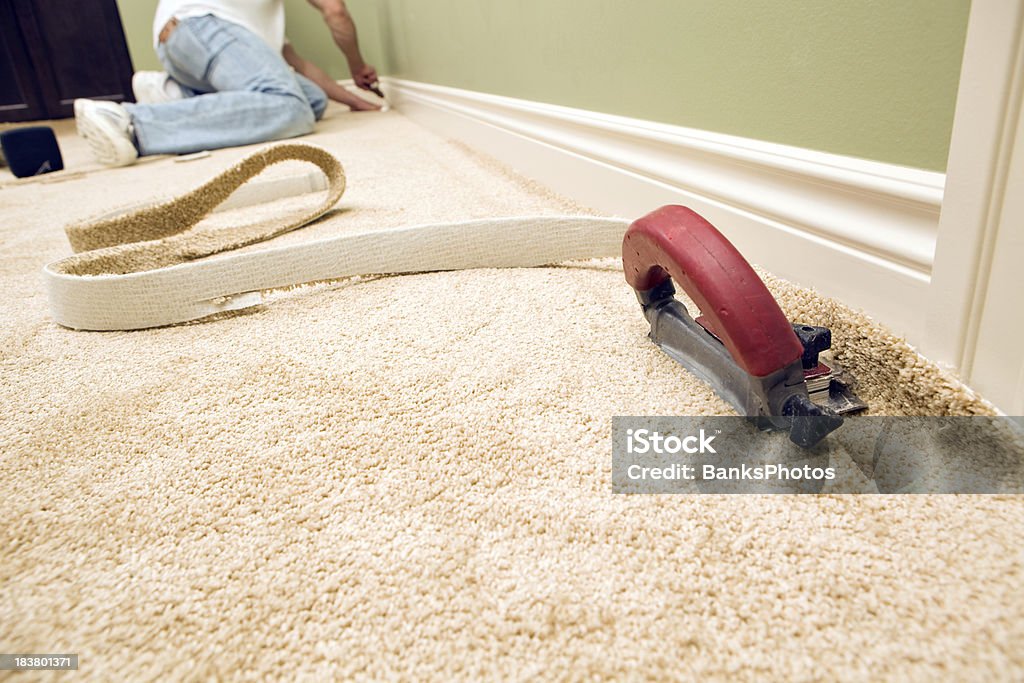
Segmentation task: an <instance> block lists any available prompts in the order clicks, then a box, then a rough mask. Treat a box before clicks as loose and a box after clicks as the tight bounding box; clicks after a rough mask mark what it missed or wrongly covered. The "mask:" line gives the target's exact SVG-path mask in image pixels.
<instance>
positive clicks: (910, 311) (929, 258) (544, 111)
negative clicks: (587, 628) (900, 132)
mask: <svg viewBox="0 0 1024 683" xmlns="http://www.w3.org/2000/svg"><path fill="white" fill-rule="evenodd" d="M384 84H385V89H386V90H387V95H388V99H389V101H390V102H391V103H392V104H393V105H394V106H395V107H396V108H397V109H400V110H401V111H402V112H403V113H404V114H406V115H407V116H409V117H411V118H413V119H414V120H416V121H419V122H421V123H422V124H424V125H426V126H428V127H430V128H433V129H435V130H437V131H439V132H441V133H442V134H444V135H446V136H449V137H452V138H455V139H458V140H460V141H463V142H466V143H468V144H471V145H473V146H474V147H475V148H477V149H480V150H482V151H484V152H486V153H488V154H491V155H492V156H494V157H496V158H498V159H500V160H502V161H504V162H505V163H507V164H509V165H510V166H512V167H513V168H514V169H516V170H517V171H519V172H521V173H523V174H524V175H527V176H529V177H532V178H534V179H536V180H538V181H540V182H541V183H543V184H545V185H547V186H548V187H551V188H552V189H553V190H555V191H557V192H560V193H561V194H563V195H565V196H567V197H569V198H571V199H574V200H576V201H578V202H580V203H582V204H584V205H588V206H591V207H593V208H595V209H598V210H600V211H603V212H606V213H608V214H611V215H617V216H622V217H625V218H638V217H639V216H641V215H644V214H645V213H647V212H649V211H651V210H653V209H655V208H657V207H659V206H661V205H663V204H669V203H676V204H685V205H687V206H690V207H691V208H693V209H694V210H696V211H698V212H699V213H701V214H703V215H704V216H705V217H707V218H708V220H710V221H711V222H712V223H713V224H715V226H717V227H718V228H719V229H720V230H721V231H722V232H723V233H724V234H725V235H727V236H728V237H729V239H731V240H732V241H733V242H734V243H735V244H736V246H737V247H738V248H739V249H740V251H742V252H743V253H744V255H745V256H746V257H747V259H748V260H750V261H751V262H753V263H756V264H759V265H761V266H764V267H765V268H767V269H768V270H770V271H771V272H773V273H775V274H776V275H779V276H781V277H784V278H786V279H788V280H791V281H793V282H797V283H799V284H801V285H804V286H809V287H813V288H815V289H817V290H818V291H820V292H822V293H823V294H827V295H829V296H835V297H837V298H839V299H841V300H842V301H843V302H845V303H846V304H848V305H851V306H854V307H856V308H861V309H863V310H864V311H866V312H867V313H868V314H869V315H871V316H872V317H874V318H876V319H877V320H880V321H881V322H883V323H885V324H886V325H888V326H889V327H890V328H892V329H893V330H894V331H896V332H898V333H900V334H902V335H904V336H906V337H907V338H908V339H910V340H911V341H912V342H913V341H915V340H916V339H920V338H921V335H922V334H923V333H924V329H925V313H926V309H927V305H926V304H927V293H928V284H929V281H930V277H931V271H932V263H933V258H934V253H935V243H936V236H937V230H938V221H939V209H940V206H941V203H942V196H943V187H944V184H945V175H944V174H942V173H935V172H930V171H922V170H919V169H912V168H906V167H902V166H895V165H891V164H884V163H879V162H874V161H867V160H864V159H856V158H851V157H844V156H839V155H834V154H827V153H823V152H816V151H812V150H807V149H800V148H796V147H788V146H785V145H777V144H771V143H766V142H761V141H757V140H750V139H746V138H740V137H734V136H729V135H721V134H717V133H710V132H707V131H701V130H694V129H689V128H683V127H679V126H671V125H666V124H659V123H654V122H650V121H643V120H639V119H629V118H625V117H621V116H611V115H607V114H599V113H595V112H589V111H583V110H579V109H571V108H568V107H560V106H555V105H549V104H541V103H537V102H529V101H525V100H517V99H513V98H508V97H499V96H495V95H487V94H483V93H478V92H472V91H467V90H459V89H455V88H447V87H442V86H436V85H429V84H425V83H418V82H414V81H407V80H402V79H395V78H388V79H384Z"/></svg>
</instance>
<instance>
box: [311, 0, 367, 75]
mask: <svg viewBox="0 0 1024 683" xmlns="http://www.w3.org/2000/svg"><path fill="white" fill-rule="evenodd" d="M309 4H311V5H313V6H314V7H316V8H317V9H318V10H320V14H322V15H323V17H324V23H326V24H327V28H329V29H330V30H331V37H332V38H334V42H335V44H336V45H337V46H338V48H339V49H340V50H341V52H342V54H343V55H345V59H346V60H348V69H349V71H351V72H352V79H353V80H354V81H355V83H356V85H357V86H359V87H360V88H362V89H363V90H369V89H370V88H371V87H372V86H373V85H374V84H376V83H377V70H376V69H374V68H373V67H372V66H370V65H369V64H367V63H366V62H365V61H364V60H363V55H362V54H361V53H360V52H359V38H358V36H357V35H356V24H355V22H354V21H352V15H350V14H349V13H348V8H347V7H346V6H345V2H344V0H309Z"/></svg>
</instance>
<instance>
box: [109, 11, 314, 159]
mask: <svg viewBox="0 0 1024 683" xmlns="http://www.w3.org/2000/svg"><path fill="white" fill-rule="evenodd" d="M157 55H158V56H159V57H160V61H161V62H163V65H164V68H166V69H167V73H169V74H170V75H171V77H172V78H173V79H174V80H176V81H178V83H180V84H181V85H182V86H183V87H182V90H183V91H184V92H185V94H186V95H191V96H189V97H186V98H185V99H182V100H176V101H173V102H167V103H164V104H126V105H125V108H126V109H127V110H128V113H129V114H131V117H132V123H133V124H134V125H135V138H136V142H137V144H138V147H139V153H140V154H143V155H145V154H188V153H190V152H199V151H202V150H205V149H218V148H220V147H235V146H238V145H249V144H253V143H257V142H266V141H268V140H280V139H283V138H291V137H295V136H298V135H305V134H307V133H310V132H312V130H313V124H314V122H315V121H316V120H318V119H319V118H320V117H321V116H323V113H324V110H325V109H326V108H327V97H326V96H325V95H324V92H323V90H321V89H320V88H319V87H318V86H317V85H316V84H315V83H313V82H312V81H310V80H309V79H308V78H306V77H304V76H302V75H301V74H297V73H295V72H294V71H292V69H291V67H290V66H288V64H287V63H286V62H285V61H284V58H283V57H281V55H280V54H276V53H275V52H274V50H273V49H272V48H271V47H270V46H269V45H267V44H266V43H265V42H263V40H261V39H260V38H259V37H258V36H257V35H256V34H254V33H252V32H251V31H249V30H248V29H245V28H243V27H241V26H239V25H238V24H233V23H231V22H229V21H224V20H223V19H219V18H217V17H215V16H213V15H209V14H208V15H205V16H201V17H192V18H189V19H185V20H184V21H182V22H181V23H180V24H179V25H178V27H177V28H176V29H175V30H174V32H173V33H172V34H171V35H170V37H169V38H168V39H167V41H166V42H164V43H161V44H160V45H158V46H157Z"/></svg>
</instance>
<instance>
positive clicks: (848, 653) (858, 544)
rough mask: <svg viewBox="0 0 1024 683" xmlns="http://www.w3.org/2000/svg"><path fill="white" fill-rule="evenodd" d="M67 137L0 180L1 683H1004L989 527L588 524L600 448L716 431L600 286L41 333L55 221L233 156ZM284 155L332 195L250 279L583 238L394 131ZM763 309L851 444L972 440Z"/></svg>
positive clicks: (1019, 604) (169, 183) (646, 518)
mask: <svg viewBox="0 0 1024 683" xmlns="http://www.w3.org/2000/svg"><path fill="white" fill-rule="evenodd" d="M61 130H62V132H63V133H64V135H63V136H62V139H61V142H62V145H63V147H64V151H65V154H66V158H67V165H68V168H69V169H70V170H69V171H67V172H64V173H63V174H55V175H52V176H48V177H45V178H40V179H34V180H29V181H15V180H13V179H11V178H10V176H9V175H5V176H0V205H2V207H3V221H0V253H2V257H0V291H2V292H3V293H4V297H5V299H6V306H5V307H4V308H3V309H2V311H0V320H2V329H0V335H2V337H0V368H2V370H0V411H2V415H3V418H2V421H0V449H2V459H0V468H2V469H0V500H2V501H3V503H2V505H3V508H2V509H3V524H2V526H0V543H2V547H3V555H2V559H0V585H2V587H3V590H2V593H3V600H2V602H0V651H4V652H77V653H79V655H80V658H81V670H80V671H79V673H78V674H74V676H75V677H76V678H82V679H85V680H101V681H105V680H124V679H130V680H175V679H188V680H200V679H201V680H206V679H218V678H225V679H266V678H276V679H281V678H283V679H294V678H298V679H304V680H316V679H320V680H323V679H337V678H374V679H380V678H403V679H407V680H408V679H413V680H418V679H434V680H451V679H471V680H475V679H480V678H503V679H505V678H510V679H517V680H518V679H528V678H529V679H532V678H541V679H580V678H615V679H623V678H625V679H641V678H656V679H665V678H669V679H684V680H772V679H774V680H787V681H800V680H837V679H844V680H864V681H868V680H871V681H874V680H879V679H888V680H936V679H945V680H1021V679H1022V678H1024V654H1022V653H1024V621H1022V618H1021V617H1022V616H1024V591H1022V590H1021V586H1022V578H1024V553H1022V550H1021V548H1022V538H1024V501H1021V499H1020V498H1018V497H1012V496H1008V497H980V496H979V497H969V496H962V497H953V496H914V497H899V496H886V497H879V496H815V497H812V496H806V497H789V496H786V497H782V496H780V497H758V496H733V497H727V496H702V497H691V496H664V497H658V496H632V497H626V496H614V495H612V494H611V493H610V489H611V481H610V472H611V467H610V459H611V443H610V441H611V439H610V435H611V417H612V416H613V415H631V414H634V415H635V414H698V413H717V412H727V411H728V409H727V407H726V406H725V405H724V404H723V403H722V402H721V401H720V400H719V399H718V398H716V397H715V396H714V395H713V394H712V393H711V392H710V391H709V390H708V389H707V388H706V387H703V386H702V385H700V384H699V383H697V382H695V381H694V380H692V379H691V378H689V377H688V376H687V375H686V373H685V372H684V371H683V370H682V369H681V368H679V367H678V366H677V365H675V364H674V363H673V362H672V361H670V360H669V359H668V358H667V357H666V356H664V354H662V353H661V352H660V351H659V350H657V349H656V348H655V347H654V346H653V345H652V344H651V343H650V342H649V341H648V340H647V339H646V338H645V334H646V329H645V322H644V320H643V317H642V315H641V314H640V311H639V307H638V306H637V304H636V302H635V299H634V297H633V294H632V292H631V291H630V289H629V287H628V286H627V285H625V283H624V281H623V278H622V275H621V272H620V271H619V270H618V265H617V264H616V263H598V264H589V265H586V266H583V267H561V268H547V269H533V270H509V271H486V270H482V271H471V272H461V273H449V274H423V275H415V276H406V277H394V278H364V279H361V280H356V281H348V282H342V283H334V284H321V285H316V286H312V287H306V288H300V289H297V290H292V291H288V292H278V293H275V294H273V295H271V297H270V299H271V300H272V301H271V302H270V303H269V304H267V305H265V306H262V307H260V308H259V309H257V310H254V311H252V312H249V313H247V314H244V315H236V316H233V317H226V318H223V319H220V320H216V321H213V322H207V323H201V324H191V325H185V326H179V327H171V328H164V329H157V330H149V331H143V332H117V333H86V332H72V331H69V330H66V329H63V328H60V327H58V326H56V325H54V324H53V323H52V322H51V321H50V320H49V318H48V314H47V304H46V298H45V295H44V293H43V289H42V284H41V278H40V273H39V271H40V269H41V268H42V266H43V265H44V264H45V263H47V262H50V261H53V260H55V259H58V258H60V257H63V256H66V255H67V254H68V253H70V252H69V247H68V245H67V242H66V239H65V237H64V235H63V231H62V227H63V225H64V224H65V223H66V222H69V221H71V220H73V219H76V218H81V217H83V216H87V215H90V214H92V213H95V212H98V211H102V210H106V209H110V208H114V207H116V206H118V205H120V204H123V203H126V202H132V201H137V200H139V199H145V198H150V197H155V196H158V195H161V194H165V193H174V192H180V191H183V190H185V189H188V188H190V187H192V186H193V185H195V184H197V183H198V182H200V181H201V180H204V179H206V178H207V177H209V176H210V175H212V174H213V173H215V172H216V171H217V170H220V169H222V168H224V167H226V166H228V165H229V164H230V163H231V162H232V161H234V160H236V159H238V158H240V157H241V156H243V155H244V154H245V153H247V152H248V151H249V150H248V149H236V150H223V151H219V152H216V153H214V154H213V155H212V156H211V157H210V158H207V159H202V160H198V161H193V162H188V163H176V162H174V161H173V160H172V159H170V158H153V159H148V160H145V161H144V162H143V163H141V164H139V165H137V166H135V167H131V168H124V169H112V170H101V169H97V168H96V167H94V166H91V165H90V163H89V161H88V155H87V152H86V150H85V148H84V146H83V145H82V143H81V142H80V141H79V140H77V139H75V138H73V137H70V136H69V133H70V127H69V126H68V125H67V123H64V124H62V126H61ZM306 140H307V141H310V142H315V143H318V144H321V145H324V146H326V147H327V148H329V149H330V150H332V151H333V152H335V153H336V154H337V155H338V156H339V157H340V158H341V160H342V161H343V163H344V164H345V168H346V172H347V174H348V179H349V189H348V191H347V192H346V195H345V197H344V198H343V200H342V207H343V208H344V209H345V210H344V211H340V212H337V213H335V214H333V215H331V216H330V217H328V218H327V219H325V220H323V221H321V222H319V223H317V224H315V225H313V226H311V227H309V228H307V229H304V230H301V231H298V232H296V233H293V234H290V235H287V236H285V237H282V238H279V239H278V240H276V241H275V244H280V243H294V242H298V241H304V240H309V239H314V238H317V237H323V236H328V235H334V234H339V233H341V232H343V231H347V230H361V229H366V228H368V227H379V228H385V227H391V226H398V225H409V224H414V223H424V222H433V221H442V220H461V219H470V218H480V217H488V216H498V215H516V214H528V213H534V214H538V213H541V214H547V213H566V212H579V211H582V210H583V209H581V208H580V207H576V206H573V205H572V204H571V203H569V202H567V201H565V200H563V199H560V198H558V197H555V196H552V195H551V194H549V193H547V192H545V191H544V190H543V189H542V188H539V187H537V186H535V185H533V184H531V183H529V182H528V181H525V180H523V179H522V178H519V177H517V176H515V175H514V174H511V173H509V172H508V171H507V170H505V169H504V168H502V167H501V166H499V165H497V164H495V163H493V162H491V161H489V160H487V159H485V158H482V157H480V156H477V155H475V154H473V153H472V152H471V151H469V150H467V149H465V148H462V147H460V146H458V145H455V144H452V143H449V142H446V141H444V140H442V139H439V138H438V137H436V136H434V135H432V134H430V133H428V132H426V131H424V130H422V129H421V128H419V127H417V126H416V125H414V124H412V123H411V122H409V121H408V120H406V119H405V118H403V117H402V116H401V115H399V114H398V113H395V112H389V113H386V114H360V115H355V114H347V113H342V112H341V111H338V110H334V111H333V112H332V114H331V115H330V117H329V118H328V120H327V121H325V122H324V123H323V124H321V126H320V129H319V131H318V132H317V133H316V134H315V135H313V136H310V137H308V138H306ZM4 173H5V172H4ZM652 208H655V207H652ZM748 256H749V257H750V258H751V259H752V260H755V261H756V254H748ZM769 284H770V286H771V287H772V288H773V290H774V291H776V293H777V295H778V296H779V298H780V300H781V302H782V303H783V305H784V308H786V309H787V313H789V314H790V315H791V316H796V317H799V318H801V319H803V320H806V321H807V322H812V323H823V324H828V325H831V326H833V328H834V330H835V333H836V337H837V342H839V343H838V344H837V346H838V347H839V348H837V351H838V352H839V355H840V356H841V357H842V358H843V360H844V361H845V362H846V364H847V365H848V366H849V367H850V368H851V369H853V370H854V371H855V372H856V373H857V374H858V376H859V377H860V379H861V382H862V393H863V394H864V396H865V397H866V398H867V399H869V401H870V402H871V403H872V405H873V406H874V408H875V410H876V411H877V412H881V413H888V414H969V413H981V414H984V413H988V412H990V408H989V407H988V406H987V404H985V403H984V402H983V401H981V400H980V399H979V398H977V397H975V396H973V395H972V394H971V393H970V392H969V391H967V390H965V389H964V388H962V387H960V386H958V385H957V384H956V383H955V381H954V380H953V379H952V378H951V377H949V376H947V375H945V374H944V373H942V372H941V371H939V370H938V368H936V367H935V366H934V365H931V364H929V363H927V362H926V361H924V360H923V359H920V358H918V357H917V356H915V355H914V354H913V353H912V351H911V350H910V349H909V347H907V346H906V345H905V344H903V343H902V342H900V341H899V340H897V339H894V338H892V337H891V336H889V335H888V334H887V333H885V331H884V330H882V329H881V328H878V327H877V326H873V325H872V324H870V323H869V322H868V321H866V320H865V319H864V318H863V317H862V316H859V315H856V314H854V313H853V312H851V311H849V310H848V309H845V308H844V307H842V306H840V305H838V304H835V303H834V302H830V301H827V300H823V299H821V298H820V297H817V296H816V295H814V294H813V293H810V292H807V291H805V290H799V289H797V288H795V287H792V286H790V285H788V284H786V283H782V282H778V281H775V280H773V279H769ZM41 678H43V679H48V677H47V676H45V675H44V676H41ZM65 678H69V676H68V675H66V674H58V675H53V676H50V677H49V679H52V680H63V679H65ZM12 679H13V678H12ZM19 680H20V679H19ZM26 680H27V679H26Z"/></svg>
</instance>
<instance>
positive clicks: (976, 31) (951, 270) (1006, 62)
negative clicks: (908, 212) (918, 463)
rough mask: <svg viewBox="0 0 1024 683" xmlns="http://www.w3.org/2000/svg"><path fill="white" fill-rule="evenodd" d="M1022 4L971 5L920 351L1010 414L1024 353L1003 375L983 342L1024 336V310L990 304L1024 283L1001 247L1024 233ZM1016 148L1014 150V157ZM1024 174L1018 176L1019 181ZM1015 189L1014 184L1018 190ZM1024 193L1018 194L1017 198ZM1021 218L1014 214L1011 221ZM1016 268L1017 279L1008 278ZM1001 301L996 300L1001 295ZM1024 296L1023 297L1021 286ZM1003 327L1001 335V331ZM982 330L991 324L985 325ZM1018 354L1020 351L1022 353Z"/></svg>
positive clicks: (986, 1) (1014, 0)
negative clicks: (998, 288) (1000, 290)
mask: <svg viewBox="0 0 1024 683" xmlns="http://www.w3.org/2000/svg"><path fill="white" fill-rule="evenodd" d="M1022 94H1024V0H974V2H972V3H971V11H970V18H969V22H968V28H967V40H966V44H965V46H964V59H963V67H962V70H961V75H960V87H959V91H958V95H957V103H956V114H955V119H954V124H953V134H952V139H951V141H950V151H949V162H948V165H947V169H946V188H945V194H944V196H943V202H942V213H941V216H940V219H939V232H938V240H937V244H936V252H935V261H934V266H933V270H932V276H931V283H930V290H931V292H930V295H929V300H930V305H929V310H928V315H927V333H926V335H925V339H924V340H923V344H922V351H923V352H924V353H925V354H927V355H929V356H931V357H932V358H935V359H936V360H939V361H942V362H945V363H948V364H950V365H952V366H955V367H956V368H958V370H959V372H960V375H961V377H963V378H964V380H965V381H967V382H968V383H970V384H972V385H974V386H976V387H977V388H978V389H979V390H981V392H982V394H983V395H986V396H987V397H988V398H990V399H991V400H992V401H994V402H995V403H996V404H997V405H1000V406H1001V407H1002V408H1003V409H1004V410H1006V411H1008V412H1014V411H1016V412H1018V413H1019V412H1020V411H1021V410H1022V399H1021V392H1022V387H1021V379H1022V373H1024V354H1022V353H1021V352H1020V351H1019V350H1017V351H1016V353H1014V354H1013V355H1012V356H1011V357H1007V358H1003V359H1001V361H1000V362H1001V364H1002V369H1001V370H1000V371H999V372H998V376H991V375H992V373H991V370H992V369H993V360H994V359H992V358H990V357H987V356H984V355H983V354H986V353H992V352H993V351H994V349H995V348H996V347H999V346H1001V345H999V344H993V343H991V342H992V341H994V340H993V339H987V338H983V335H987V336H988V337H992V336H993V335H996V336H1001V335H1006V336H1009V337H1012V335H1019V334H1021V333H1024V329H1022V325H1021V322H1020V319H1021V313H1020V312H1019V311H1020V310H1022V309H1024V303H1021V304H1020V305H1018V306H1016V307H1015V308H1016V310H1001V309H1006V307H1007V305H1008V303H1009V300H1008V297H1006V296H999V295H995V296H993V294H994V293H993V292H991V291H990V284H993V283H995V282H1000V283H1002V286H1004V287H1005V286H1006V284H1007V283H1014V282H1015V283H1018V284H1020V283H1024V277H1022V276H1021V275H1020V272H1021V270H1024V252H1021V253H1020V254H1019V255H1018V256H1019V258H1018V259H1017V260H1016V263H1015V262H1014V259H1012V258H1006V257H1005V255H1004V256H1002V257H1000V258H999V259H995V258H994V255H995V254H996V245H997V242H998V243H999V245H1000V249H1003V248H1004V245H1005V248H1011V247H1012V246H1013V245H1014V244H1016V245H1017V248H1019V240H1013V239H1011V238H1012V237H1013V235H1014V233H1015V232H1019V231H1020V230H1022V221H1024V214H1021V212H1020V208H1016V209H1014V208H1013V207H1019V205H1018V204H1014V205H1013V206H1009V204H1008V203H1007V202H1008V200H1009V199H1010V196H1009V195H1008V193H1007V188H1008V182H1009V181H1010V178H1011V170H1012V169H1013V167H1014V166H1020V165H1022V164H1024V153H1022V152H1021V148H1022V145H1021V144H1019V143H1020V141H1021V137H1024V128H1021V124H1020V112H1021V102H1022ZM1015 150H1016V152H1015ZM1016 175H1019V174H1016ZM1015 184H1016V183H1015ZM1022 189H1024V188H1021V189H1018V190H1016V192H1017V193H1018V194H1019V193H1020V192H1021V190H1022ZM1014 214H1015V215H1014ZM1007 268H1011V269H1012V270H1013V272H1006V269H1007ZM996 294H997V293H996ZM1018 294H1019V296H1020V297H1022V298H1024V287H1021V288H1020V291H1019V292H1018ZM997 321H1002V323H1001V325H1002V329H1001V330H1000V323H999V322H997ZM983 322H984V323H985V324H984V325H983ZM1017 348H1018V349H1019V348H1020V345H1019V344H1018V345H1017Z"/></svg>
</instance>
